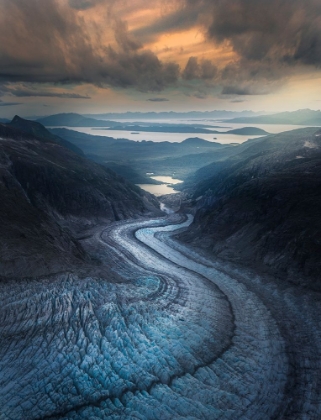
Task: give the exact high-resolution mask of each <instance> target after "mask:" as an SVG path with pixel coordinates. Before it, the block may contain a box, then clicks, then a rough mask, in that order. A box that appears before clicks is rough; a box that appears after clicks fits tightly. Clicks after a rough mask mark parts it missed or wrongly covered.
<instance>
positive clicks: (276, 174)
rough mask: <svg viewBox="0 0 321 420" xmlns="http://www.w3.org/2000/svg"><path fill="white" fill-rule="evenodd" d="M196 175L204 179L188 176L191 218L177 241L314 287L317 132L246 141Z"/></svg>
mask: <svg viewBox="0 0 321 420" xmlns="http://www.w3.org/2000/svg"><path fill="white" fill-rule="evenodd" d="M211 171H212V172H213V176H212V177H210V176H209V175H210V172H211ZM200 173H201V174H203V175H204V176H205V177H206V179H205V180H204V181H202V182H198V183H196V184H194V185H192V183H191V181H190V182H189V192H190V193H191V192H192V193H193V200H194V206H195V208H196V215H195V221H194V223H193V226H192V228H191V230H190V231H189V232H187V233H184V234H182V235H181V236H180V238H181V239H183V240H185V241H188V242H192V243H194V244H195V245H198V246H202V247H203V248H206V249H208V250H210V251H211V252H213V253H214V254H216V255H217V256H220V257H222V258H224V259H228V260H232V261H235V262H238V263H242V264H246V265H251V266H255V267H256V268H259V269H260V270H264V271H267V272H268V273H270V274H273V275H274V276H277V277H280V278H282V279H288V280H290V281H295V282H300V283H301V284H307V285H309V286H310V287H313V288H318V289H320V288H321V281H320V274H321V260H320V255H321V240H320V237H321V131H320V130H319V131H317V129H314V128H311V129H302V130H294V131H291V132H286V133H281V134H279V135H275V136H269V137H267V138H265V139H260V140H256V141H252V142H250V144H248V145H247V146H244V149H243V151H242V152H241V153H240V154H239V155H237V156H234V157H233V158H232V159H230V160H228V161H226V162H225V163H224V165H222V166H221V167H219V168H218V169H217V168H216V166H215V164H212V165H210V166H209V167H208V168H203V169H202V170H201V171H200ZM200 173H198V174H196V176H195V178H194V180H195V181H196V180H199V178H200Z"/></svg>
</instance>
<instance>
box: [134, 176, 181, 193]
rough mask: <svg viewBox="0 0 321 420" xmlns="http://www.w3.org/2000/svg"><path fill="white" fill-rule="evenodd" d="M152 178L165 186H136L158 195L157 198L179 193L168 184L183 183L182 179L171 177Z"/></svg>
mask: <svg viewBox="0 0 321 420" xmlns="http://www.w3.org/2000/svg"><path fill="white" fill-rule="evenodd" d="M150 178H152V179H156V181H160V182H163V184H159V185H153V184H136V185H138V186H139V187H140V188H142V189H143V190H145V191H147V192H149V193H151V194H154V195H156V197H159V196H160V195H165V194H175V193H178V191H176V190H174V188H172V187H171V186H169V185H168V184H179V183H180V182H183V181H182V180H181V179H176V178H172V177H171V176H151V177H150Z"/></svg>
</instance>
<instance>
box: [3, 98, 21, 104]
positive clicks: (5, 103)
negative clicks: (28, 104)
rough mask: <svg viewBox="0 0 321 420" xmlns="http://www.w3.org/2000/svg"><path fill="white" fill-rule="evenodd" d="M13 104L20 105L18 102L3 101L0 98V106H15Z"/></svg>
mask: <svg viewBox="0 0 321 420" xmlns="http://www.w3.org/2000/svg"><path fill="white" fill-rule="evenodd" d="M15 105H21V103H20V102H3V101H1V99H0V106H15Z"/></svg>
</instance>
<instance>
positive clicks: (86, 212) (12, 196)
mask: <svg viewBox="0 0 321 420" xmlns="http://www.w3.org/2000/svg"><path fill="white" fill-rule="evenodd" d="M33 124H34V123H33ZM38 129H41V127H39V124H38ZM0 194H1V208H0V235H1V238H2V240H1V242H0V275H2V276H35V275H42V274H45V273H52V272H57V271H60V270H66V269H68V270H70V269H72V268H73V267H78V266H79V265H82V264H87V263H89V262H90V261H89V260H88V257H87V256H86V254H85V252H84V250H83V249H82V247H81V245H80V244H79V242H78V241H77V239H76V238H77V237H78V236H79V235H81V232H82V231H83V230H84V229H87V228H90V227H93V226H95V225H97V224H99V223H108V222H110V221H114V220H122V219H125V218H130V217H137V216H138V215H144V214H150V213H151V212H158V210H157V206H158V203H157V201H156V199H154V198H153V197H152V196H151V195H149V194H147V193H145V192H143V191H142V190H140V189H139V188H138V187H135V186H134V185H132V184H130V183H129V182H127V181H125V180H124V179H123V178H121V177H119V176H118V175H116V174H115V173H114V172H113V171H111V170H108V169H106V168H104V167H102V166H100V165H98V164H95V163H93V162H91V161H89V160H87V159H86V158H84V157H81V156H79V155H78V154H76V153H74V152H73V151H72V150H69V149H67V148H66V147H64V146H62V145H61V144H59V143H57V142H56V141H55V139H53V138H50V137H49V138H45V137H43V136H41V135H40V136H35V135H34V134H32V132H23V131H20V130H18V129H17V128H13V127H12V126H10V125H3V124H0Z"/></svg>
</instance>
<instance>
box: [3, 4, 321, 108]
mask: <svg viewBox="0 0 321 420" xmlns="http://www.w3.org/2000/svg"><path fill="white" fill-rule="evenodd" d="M320 27H321V2H320V0H269V1H267V0H233V1H231V0H220V1H218V0H164V1H160V0H150V1H149V2H146V1H145V0H131V1H130V0H117V1H116V0H46V1H39V0H28V1H26V0H1V2H0V95H2V96H5V95H7V96H6V98H7V97H8V95H9V96H10V95H11V96H19V95H20V97H31V96H33V97H37V96H38V97H47V98H51V97H56V98H61V99H62V98H65V99H67V98H69V99H77V98H78V99H85V98H88V97H89V96H90V97H91V96H92V94H88V93H86V92H85V93H84V92H83V91H82V89H83V88H81V86H86V91H88V89H89V88H88V86H96V88H95V89H94V91H95V92H96V93H95V94H97V95H98V93H97V92H98V91H99V92H100V90H101V89H107V88H110V89H114V90H115V92H118V93H117V95H120V93H119V92H120V91H119V90H118V91H117V89H125V90H126V91H127V92H128V95H132V92H133V91H134V90H136V91H137V92H141V93H144V92H151V91H153V92H160V91H162V90H164V89H167V90H170V91H171V92H172V95H174V92H176V93H175V95H178V94H179V93H181V94H182V95H185V96H186V95H190V97H195V98H198V99H206V98H207V97H208V96H210V95H221V97H222V95H223V96H224V95H226V97H228V98H230V97H231V96H233V95H234V96H251V95H263V94H266V93H271V92H274V91H277V90H278V89H280V88H281V87H282V86H283V85H285V84H287V83H290V82H291V80H293V81H296V83H298V84H299V83H301V82H300V81H299V80H300V75H305V74H307V73H308V74H309V73H310V74H312V73H313V74H316V75H318V74H319V68H320V64H321V33H320ZM23 83H24V84H25V85H24V86H25V87H24V88H23V89H22V88H21V84H23ZM15 84H16V85H15ZM35 84H37V86H35ZM41 84H43V88H39V85H41ZM9 85H10V86H9ZM66 85H68V89H69V90H68V91H66V89H65V88H64V86H66ZM70 90H72V91H70ZM106 92H107V91H106ZM137 95H138V93H137ZM138 96H139V95H138ZM144 101H146V99H144ZM154 102H155V103H157V102H162V101H157V100H156V101H154ZM163 102H164V101H163ZM235 103H238V102H235Z"/></svg>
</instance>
